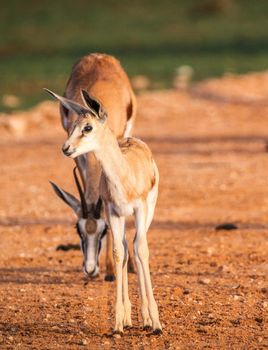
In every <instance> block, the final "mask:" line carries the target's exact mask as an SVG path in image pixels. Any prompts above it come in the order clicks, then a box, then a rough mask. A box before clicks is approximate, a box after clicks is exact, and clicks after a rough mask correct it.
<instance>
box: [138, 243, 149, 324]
mask: <svg viewBox="0 0 268 350" xmlns="http://www.w3.org/2000/svg"><path fill="white" fill-rule="evenodd" d="M134 256H135V261H136V266H137V272H138V281H139V288H140V297H141V315H142V319H143V329H144V330H146V329H149V328H151V327H152V320H151V318H150V315H149V310H148V299H147V295H146V289H145V282H144V274H143V270H142V265H141V262H140V259H139V255H138V249H137V244H136V237H135V241H134Z"/></svg>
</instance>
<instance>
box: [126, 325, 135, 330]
mask: <svg viewBox="0 0 268 350" xmlns="http://www.w3.org/2000/svg"><path fill="white" fill-rule="evenodd" d="M131 328H133V327H132V326H130V325H126V326H124V329H131Z"/></svg>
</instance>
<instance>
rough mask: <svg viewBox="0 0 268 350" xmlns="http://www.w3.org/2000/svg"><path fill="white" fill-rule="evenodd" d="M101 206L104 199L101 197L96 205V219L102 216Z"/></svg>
mask: <svg viewBox="0 0 268 350" xmlns="http://www.w3.org/2000/svg"><path fill="white" fill-rule="evenodd" d="M101 207H102V200H101V198H100V197H99V199H98V202H97V204H96V206H95V209H94V217H95V219H99V218H100V216H101Z"/></svg>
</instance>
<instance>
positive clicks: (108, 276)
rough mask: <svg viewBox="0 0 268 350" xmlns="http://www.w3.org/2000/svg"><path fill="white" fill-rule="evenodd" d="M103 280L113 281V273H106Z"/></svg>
mask: <svg viewBox="0 0 268 350" xmlns="http://www.w3.org/2000/svg"><path fill="white" fill-rule="evenodd" d="M104 281H106V282H113V281H115V275H106V276H105V277H104Z"/></svg>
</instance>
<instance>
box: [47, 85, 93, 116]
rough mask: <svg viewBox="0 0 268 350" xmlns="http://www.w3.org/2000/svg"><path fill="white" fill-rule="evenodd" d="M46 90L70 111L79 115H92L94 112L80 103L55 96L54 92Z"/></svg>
mask: <svg viewBox="0 0 268 350" xmlns="http://www.w3.org/2000/svg"><path fill="white" fill-rule="evenodd" d="M44 90H45V91H46V92H47V93H49V94H50V95H51V96H52V97H53V98H55V99H56V100H58V101H60V103H61V104H62V105H63V106H64V107H65V108H67V109H68V110H69V111H73V112H75V113H76V114H78V115H86V114H89V113H92V111H91V110H90V109H88V108H86V107H84V106H82V105H80V104H79V103H76V102H74V101H71V100H69V99H68V98H66V97H62V96H59V95H57V94H55V93H54V92H52V91H51V90H48V89H46V88H44Z"/></svg>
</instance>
